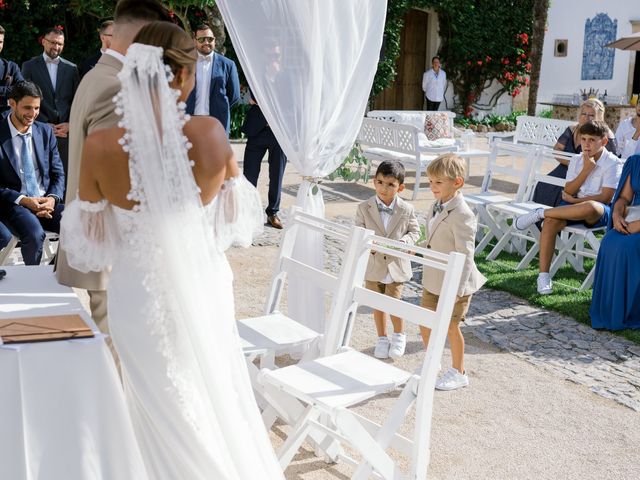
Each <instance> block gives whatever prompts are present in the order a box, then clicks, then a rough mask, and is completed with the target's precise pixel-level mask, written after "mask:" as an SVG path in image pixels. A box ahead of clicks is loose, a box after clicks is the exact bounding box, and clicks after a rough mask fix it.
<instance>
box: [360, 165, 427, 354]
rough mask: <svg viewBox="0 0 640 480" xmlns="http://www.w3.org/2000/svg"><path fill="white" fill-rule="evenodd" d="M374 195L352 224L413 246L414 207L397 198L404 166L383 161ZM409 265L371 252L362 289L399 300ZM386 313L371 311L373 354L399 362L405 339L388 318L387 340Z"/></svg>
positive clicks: (401, 328)
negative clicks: (374, 339)
mask: <svg viewBox="0 0 640 480" xmlns="http://www.w3.org/2000/svg"><path fill="white" fill-rule="evenodd" d="M373 183H374V186H375V189H376V195H374V196H373V197H371V198H370V199H369V200H367V201H365V202H362V203H361V204H360V205H358V210H357V212H356V220H355V224H356V225H357V226H359V227H364V228H368V229H370V230H373V231H374V232H375V233H376V235H380V236H382V237H387V238H390V239H392V240H400V241H401V242H405V243H409V244H414V243H415V242H416V241H417V240H418V238H419V237H420V226H419V225H418V220H417V218H416V215H415V212H414V209H413V205H410V204H409V203H407V202H405V201H404V200H402V199H401V198H400V197H398V196H397V194H398V192H401V191H402V190H404V166H403V165H402V164H401V163H400V162H395V161H394V162H389V161H384V162H382V163H381V164H380V166H379V167H378V169H377V170H376V176H375V178H374V181H373ZM411 275H412V272H411V262H409V261H408V260H401V259H399V258H396V257H392V256H387V255H383V254H381V253H375V252H371V256H370V257H369V264H368V265H367V272H366V274H365V286H366V288H368V289H369V290H374V291H377V292H380V293H384V294H385V295H389V296H390V297H394V298H401V296H402V287H403V283H404V282H406V281H407V280H409V279H410V278H411ZM387 317H388V314H387V313H386V312H381V311H379V310H374V311H373V319H374V321H375V323H376V330H377V332H378V342H377V344H376V348H375V351H374V353H373V354H374V356H376V357H377V358H388V357H391V358H399V357H401V356H402V355H403V354H404V350H405V346H406V343H407V342H406V337H405V334H404V325H403V321H402V319H401V318H399V317H395V316H393V315H392V316H391V323H392V324H393V334H392V335H391V340H389V338H388V337H387Z"/></svg>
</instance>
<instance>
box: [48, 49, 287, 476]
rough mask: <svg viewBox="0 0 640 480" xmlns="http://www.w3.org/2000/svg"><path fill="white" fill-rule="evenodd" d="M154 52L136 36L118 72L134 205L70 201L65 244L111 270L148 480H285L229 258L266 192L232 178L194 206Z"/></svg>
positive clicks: (89, 264)
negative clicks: (246, 350) (247, 353)
mask: <svg viewBox="0 0 640 480" xmlns="http://www.w3.org/2000/svg"><path fill="white" fill-rule="evenodd" d="M161 55H162V50H161V49H159V48H157V47H150V46H144V45H137V44H134V45H133V46H132V47H131V48H130V49H129V51H128V53H127V61H126V63H125V67H124V68H123V71H122V73H121V74H120V75H121V76H120V78H121V81H122V84H123V87H122V92H121V94H120V95H119V98H118V105H119V108H120V110H121V111H122V113H123V126H124V127H125V130H126V132H127V133H126V135H125V138H124V141H123V142H121V143H123V148H124V149H125V151H128V152H129V155H130V159H129V173H130V179H131V192H130V194H129V196H128V198H130V199H131V200H134V201H136V202H138V205H137V206H136V207H135V208H134V209H133V210H124V209H121V208H118V207H116V206H115V205H111V204H109V203H108V202H107V201H106V200H103V201H101V202H98V203H89V202H85V201H82V200H76V201H75V202H72V203H71V204H69V205H68V206H67V208H66V210H65V215H64V218H63V221H62V235H61V239H62V242H63V244H64V245H63V246H64V248H65V250H66V251H67V253H68V256H69V263H70V264H71V265H72V266H73V267H75V268H77V269H79V270H83V271H89V270H101V269H103V268H107V267H108V266H109V265H110V266H112V271H111V277H110V281H109V287H108V306H109V327H110V330H111V335H112V339H113V343H114V346H115V348H116V350H117V352H118V355H119V357H120V362H121V367H122V378H123V383H124V389H125V393H126V398H127V402H128V406H129V411H130V414H131V420H132V422H133V426H134V430H135V432H136V437H137V440H138V442H139V445H140V449H141V452H142V455H143V460H144V462H145V467H146V469H147V474H148V478H149V479H150V480H161V479H167V480H169V479H172V480H199V479H216V480H217V479H220V480H223V479H236V480H249V479H251V480H253V479H265V480H272V479H279V478H283V474H282V471H281V469H280V467H279V466H278V464H277V461H276V458H275V455H274V452H273V450H272V447H271V444H270V442H269V438H268V435H267V432H266V430H265V428H264V425H263V423H262V420H261V417H260V414H259V411H258V408H257V406H256V403H255V398H254V396H253V392H252V389H251V384H250V380H249V377H248V373H247V367H246V363H245V359H244V356H243V354H242V349H241V347H240V341H239V338H238V335H237V330H236V326H235V317H234V304H233V290H232V279H233V277H232V272H231V269H230V267H229V264H228V262H227V260H226V257H225V255H224V249H225V248H227V247H228V246H229V245H230V244H231V243H241V244H245V245H248V244H250V242H251V236H252V234H253V233H255V231H256V230H257V229H259V228H261V225H262V208H261V205H260V198H259V195H258V194H257V192H256V190H255V189H254V188H253V186H252V185H251V184H249V182H247V181H246V179H244V177H242V176H240V177H238V178H235V179H231V180H227V182H225V185H224V187H223V190H222V191H221V193H220V194H219V195H218V197H217V198H216V199H215V200H214V201H213V202H212V203H211V204H210V205H208V206H206V207H203V206H202V204H201V202H200V200H199V195H198V188H197V186H196V184H195V181H194V179H193V175H192V173H191V168H190V164H189V160H188V158H187V149H188V144H186V140H185V139H184V137H183V136H182V130H181V126H182V124H183V123H184V120H183V119H182V117H181V115H180V113H179V112H178V108H177V106H176V102H175V99H176V97H175V94H174V92H172V91H170V89H169V87H168V83H167V80H166V76H167V74H166V72H165V69H164V66H163V65H162V61H161V58H162V56H161ZM154 102H155V103H154ZM145 109H146V110H145ZM145 112H146V113H145ZM149 112H152V113H151V114H149ZM154 126H155V127H157V128H155V127H154ZM145 130H148V131H145ZM119 480H120V479H119ZM136 480H140V479H136Z"/></svg>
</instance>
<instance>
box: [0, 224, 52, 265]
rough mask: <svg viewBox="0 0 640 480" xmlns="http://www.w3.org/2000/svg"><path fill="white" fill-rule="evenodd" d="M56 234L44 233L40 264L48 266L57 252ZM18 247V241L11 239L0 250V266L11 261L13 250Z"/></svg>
mask: <svg viewBox="0 0 640 480" xmlns="http://www.w3.org/2000/svg"><path fill="white" fill-rule="evenodd" d="M57 242H58V234H57V233H54V232H46V235H45V238H44V245H43V247H42V259H41V260H40V263H41V264H43V265H46V264H49V263H50V262H51V260H53V257H54V256H55V254H56V251H57ZM17 245H18V239H17V238H16V237H11V240H10V241H9V243H8V244H7V246H6V247H4V248H3V249H1V250H0V265H8V264H9V261H10V259H11V254H12V253H13V249H14V248H16V246H17Z"/></svg>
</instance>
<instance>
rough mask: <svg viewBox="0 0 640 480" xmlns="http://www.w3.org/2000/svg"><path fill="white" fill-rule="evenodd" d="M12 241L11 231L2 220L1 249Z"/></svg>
mask: <svg viewBox="0 0 640 480" xmlns="http://www.w3.org/2000/svg"><path fill="white" fill-rule="evenodd" d="M10 241H11V232H10V231H9V229H8V228H7V227H5V226H4V225H3V224H2V222H0V250H2V249H3V248H4V247H6V246H7V245H9V242H10Z"/></svg>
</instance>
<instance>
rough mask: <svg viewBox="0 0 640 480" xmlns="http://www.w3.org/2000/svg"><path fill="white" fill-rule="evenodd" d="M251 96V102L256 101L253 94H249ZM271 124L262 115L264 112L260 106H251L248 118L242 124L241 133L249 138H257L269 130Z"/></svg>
mask: <svg viewBox="0 0 640 480" xmlns="http://www.w3.org/2000/svg"><path fill="white" fill-rule="evenodd" d="M249 93H250V94H251V100H253V101H254V102H255V101H256V97H254V96H253V92H251V91H250V92H249ZM268 125H269V124H268V123H267V119H266V118H265V116H264V113H262V110H261V109H260V107H259V106H258V104H257V103H256V104H254V105H251V108H249V110H248V111H247V114H246V116H245V117H244V123H243V124H242V128H241V131H242V132H243V133H244V134H245V135H246V136H247V137H255V136H256V135H258V134H259V133H260V132H262V130H264V129H265V128H267V126H268Z"/></svg>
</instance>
